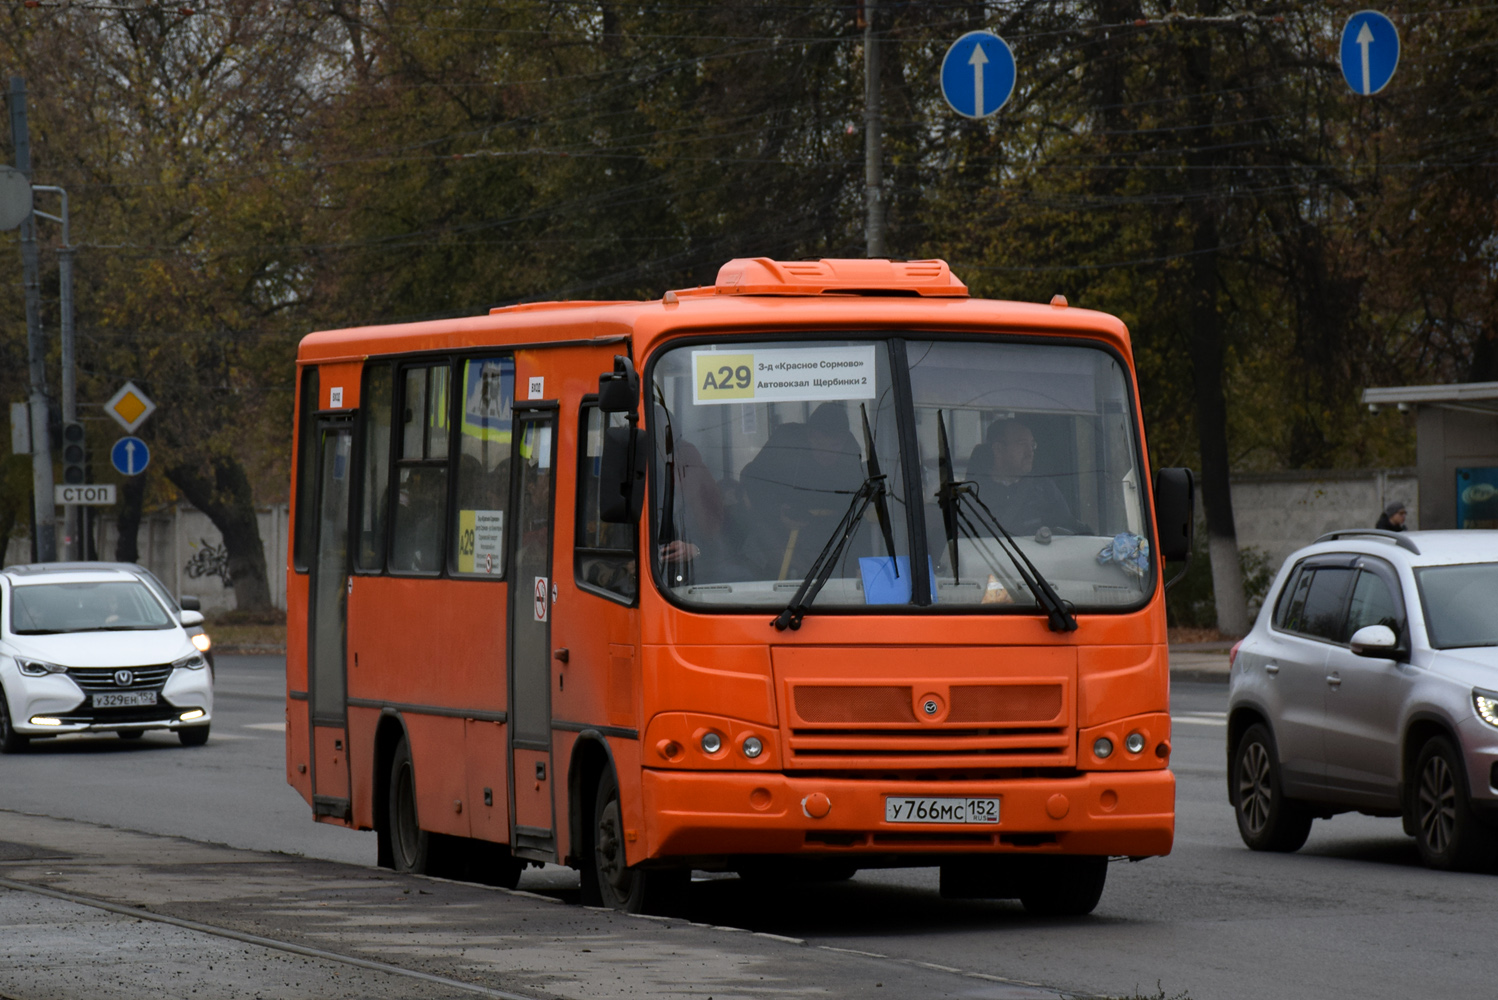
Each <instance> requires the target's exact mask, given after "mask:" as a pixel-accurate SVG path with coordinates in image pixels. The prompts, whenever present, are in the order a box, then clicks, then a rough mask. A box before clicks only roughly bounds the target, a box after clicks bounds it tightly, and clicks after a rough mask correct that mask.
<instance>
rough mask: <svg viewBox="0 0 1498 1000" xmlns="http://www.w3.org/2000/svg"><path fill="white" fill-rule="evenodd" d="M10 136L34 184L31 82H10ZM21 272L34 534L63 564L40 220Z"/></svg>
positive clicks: (30, 232) (27, 232)
mask: <svg viewBox="0 0 1498 1000" xmlns="http://www.w3.org/2000/svg"><path fill="white" fill-rule="evenodd" d="M10 135H11V140H12V141H13V142H14V144H15V147H16V169H17V170H19V171H20V172H21V173H23V174H25V175H26V179H27V180H30V179H31V133H30V132H29V131H28V128H27V125H26V81H25V80H23V79H22V78H21V77H19V76H13V77H11V78H10ZM21 269H22V280H23V283H24V285H25V289H26V352H27V355H28V360H29V362H30V364H29V367H30V373H31V491H32V501H33V506H34V515H33V517H32V532H33V534H34V535H35V538H36V558H37V561H38V562H56V561H57V508H56V505H55V503H54V501H53V498H52V441H51V437H50V435H49V434H48V433H47V409H48V406H47V368H46V351H47V345H46V343H45V342H44V341H43V339H42V297H41V279H40V278H39V276H38V272H39V271H40V265H39V264H38V261H37V255H36V220H35V219H34V218H32V217H30V216H28V217H27V218H26V221H25V222H23V223H21Z"/></svg>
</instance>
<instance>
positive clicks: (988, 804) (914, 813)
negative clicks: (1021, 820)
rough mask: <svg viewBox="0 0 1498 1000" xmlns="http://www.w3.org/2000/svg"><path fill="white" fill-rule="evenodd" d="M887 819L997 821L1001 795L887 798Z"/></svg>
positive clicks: (885, 819) (918, 821) (895, 821)
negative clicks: (956, 797) (978, 797)
mask: <svg viewBox="0 0 1498 1000" xmlns="http://www.w3.org/2000/svg"><path fill="white" fill-rule="evenodd" d="M884 821H885V822H886V823H997V822H998V821H999V800H998V799H944V798H896V797H895V796H893V795H890V796H886V797H885V799H884Z"/></svg>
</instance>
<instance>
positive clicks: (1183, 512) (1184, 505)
mask: <svg viewBox="0 0 1498 1000" xmlns="http://www.w3.org/2000/svg"><path fill="white" fill-rule="evenodd" d="M1155 527H1156V528H1157V529H1159V532H1160V553H1159V554H1160V558H1161V559H1164V560H1165V561H1166V562H1178V561H1180V560H1182V559H1189V558H1191V536H1192V535H1193V534H1194V533H1195V531H1196V477H1195V476H1194V475H1192V473H1191V470H1190V469H1160V470H1159V471H1157V472H1156V473H1155Z"/></svg>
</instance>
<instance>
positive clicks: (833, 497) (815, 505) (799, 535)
mask: <svg viewBox="0 0 1498 1000" xmlns="http://www.w3.org/2000/svg"><path fill="white" fill-rule="evenodd" d="M863 480H864V469H863V459H862V457H861V454H860V452H859V448H858V442H857V440H856V439H855V438H854V437H853V432H852V430H851V429H850V426H849V420H848V411H847V409H846V408H845V407H844V406H843V405H842V404H840V403H833V402H827V403H822V404H821V405H820V406H818V407H817V408H816V409H815V410H813V411H812V413H811V416H810V417H808V418H807V420H806V423H804V424H799V423H786V424H781V425H780V426H779V427H777V428H775V430H774V431H773V432H771V434H770V439H769V441H767V442H766V443H765V446H764V447H763V448H762V449H761V450H760V452H759V454H758V455H756V456H755V457H754V459H753V460H752V461H750V462H749V464H748V465H746V466H744V471H743V474H742V476H741V481H742V483H743V488H744V495H745V499H746V500H747V502H748V506H749V513H750V516H751V525H750V534H749V537H748V538H747V539H746V542H745V556H746V559H747V561H749V563H750V564H751V566H752V567H753V575H754V576H755V577H756V578H758V579H762V580H764V579H773V580H794V579H799V578H800V577H802V576H803V575H804V574H805V573H806V572H807V570H808V569H810V567H811V564H812V562H813V561H814V560H815V559H816V557H817V555H818V554H819V553H820V552H821V551H822V547H823V546H824V545H825V544H826V543H827V541H828V539H829V538H830V537H831V536H832V534H833V532H834V531H835V530H836V528H837V525H838V522H839V521H840V520H841V519H842V516H843V514H844V513H845V512H846V511H847V509H848V504H849V502H850V501H851V499H852V495H853V493H855V492H856V491H857V490H858V487H859V485H860V484H862V482H863ZM854 548H856V546H850V549H849V554H852V550H853V549H854Z"/></svg>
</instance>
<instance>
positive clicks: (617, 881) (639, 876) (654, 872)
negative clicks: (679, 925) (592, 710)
mask: <svg viewBox="0 0 1498 1000" xmlns="http://www.w3.org/2000/svg"><path fill="white" fill-rule="evenodd" d="M592 847H593V850H592V855H593V856H592V858H590V859H588V861H585V862H584V863H585V864H589V863H590V864H591V865H592V868H593V870H592V872H591V873H590V874H591V876H592V878H591V879H589V880H585V882H591V883H592V885H591V886H589V888H595V887H596V891H597V895H598V902H599V903H600V904H601V905H603V906H608V907H612V908H613V909H616V910H623V911H624V912H625V913H650V914H657V915H663V914H669V913H672V912H674V911H676V910H677V909H678V908H679V907H680V905H681V903H682V902H683V898H684V896H685V894H686V888H687V885H688V883H690V881H691V878H692V873H691V871H689V870H687V869H679V868H640V867H638V866H633V867H632V866H630V865H629V864H628V863H627V861H626V859H625V854H624V821H623V818H622V814H621V812H620V809H619V779H618V778H616V777H615V776H614V772H613V770H612V769H607V770H605V771H604V773H603V775H602V777H600V778H599V780H598V791H597V794H596V795H595V796H594V799H593V844H592Z"/></svg>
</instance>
